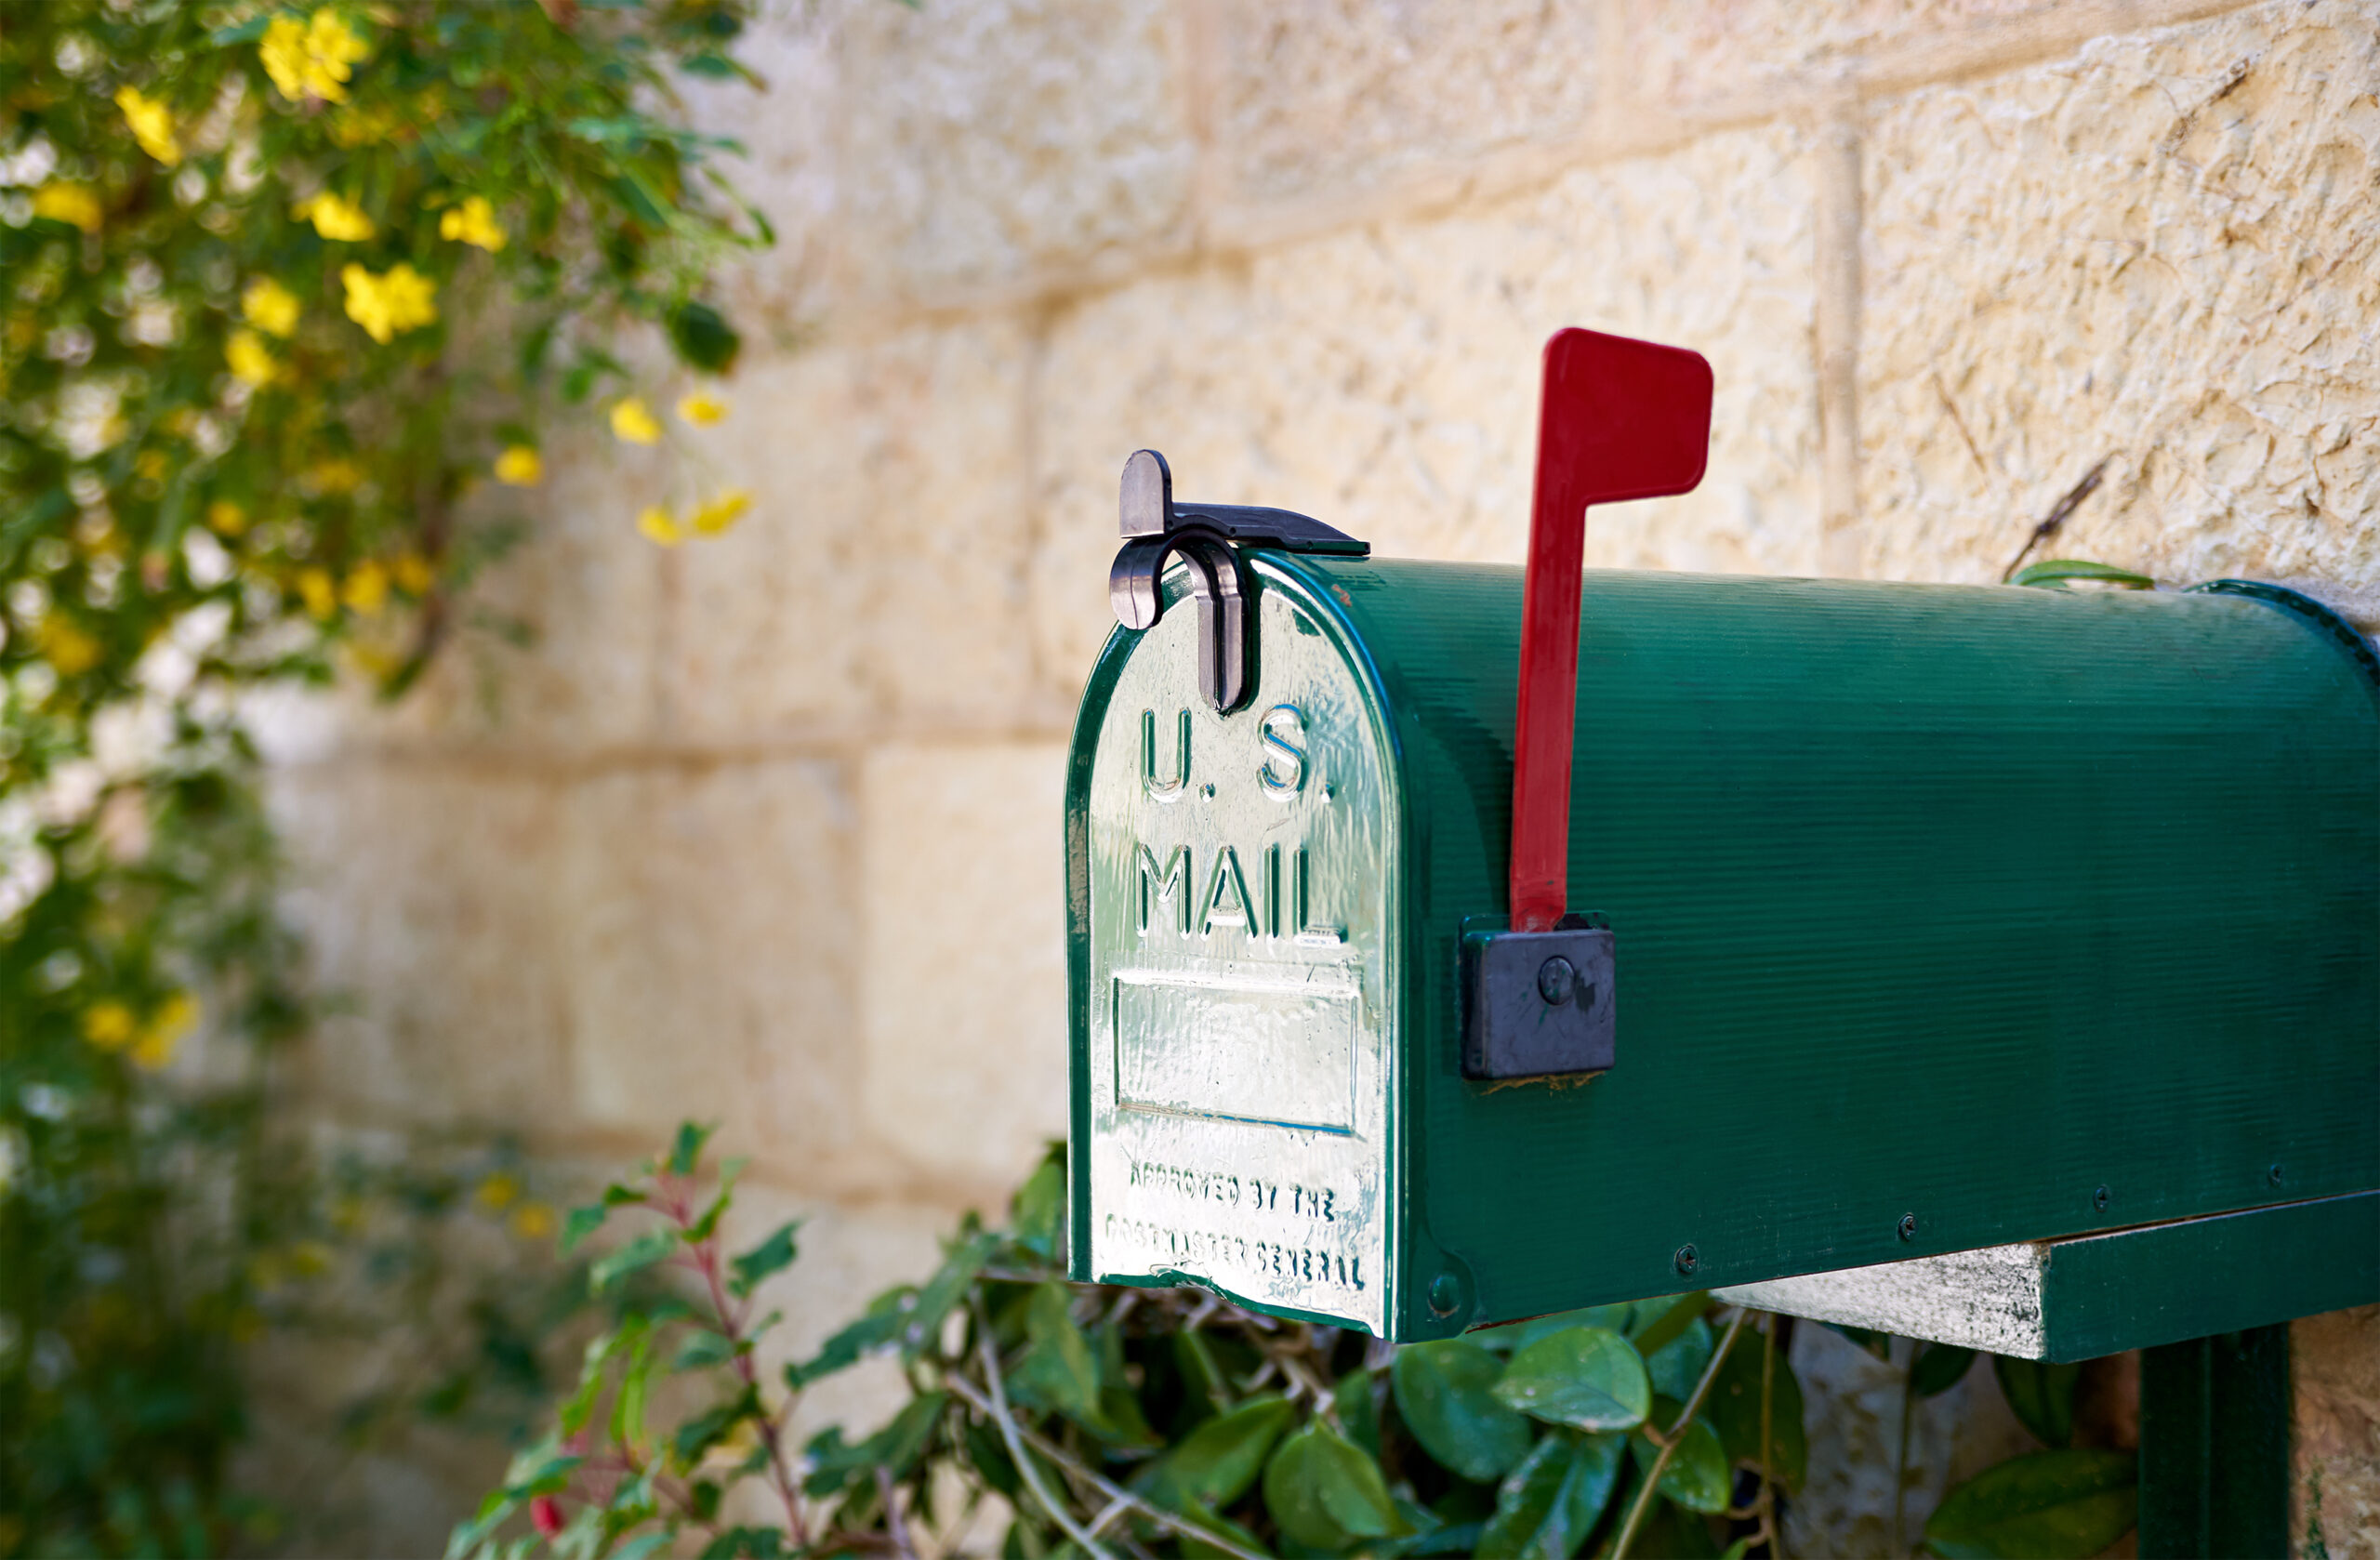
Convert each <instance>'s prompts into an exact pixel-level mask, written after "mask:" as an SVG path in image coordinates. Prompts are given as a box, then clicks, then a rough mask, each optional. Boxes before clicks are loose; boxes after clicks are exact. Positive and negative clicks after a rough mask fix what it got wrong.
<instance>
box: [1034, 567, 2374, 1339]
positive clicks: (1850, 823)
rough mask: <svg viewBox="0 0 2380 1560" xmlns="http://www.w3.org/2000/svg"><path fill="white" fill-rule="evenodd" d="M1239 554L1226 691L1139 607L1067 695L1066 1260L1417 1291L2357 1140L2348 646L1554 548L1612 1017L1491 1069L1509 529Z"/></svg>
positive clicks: (1989, 1234) (2069, 602)
mask: <svg viewBox="0 0 2380 1560" xmlns="http://www.w3.org/2000/svg"><path fill="white" fill-rule="evenodd" d="M1247 556H1248V558H1249V559H1250V563H1251V568H1252V574H1253V577H1254V580H1255V582H1256V585H1257V590H1256V597H1255V623H1256V632H1255V635H1254V646H1253V652H1252V654H1251V656H1250V678H1251V681H1252V696H1250V698H1249V699H1248V700H1247V701H1246V702H1245V703H1244V704H1242V705H1241V706H1240V707H1238V708H1236V710H1234V711H1233V712H1232V713H1229V714H1217V713H1216V712H1215V710H1214V708H1213V707H1212V705H1211V702H1210V701H1209V700H1206V699H1203V698H1201V697H1200V696H1199V695H1200V685H1199V681H1198V672H1197V647H1196V645H1195V644H1194V642H1193V641H1194V639H1195V637H1196V634H1197V623H1196V620H1195V619H1194V617H1193V615H1191V614H1189V613H1187V612H1183V613H1171V612H1169V613H1167V614H1166V615H1164V616H1163V618H1162V619H1161V620H1160V621H1159V622H1158V623H1157V625H1156V626H1155V627H1154V628H1149V629H1147V630H1144V631H1131V630H1119V631H1118V632H1117V634H1116V635H1115V637H1114V638H1113V639H1112V640H1111V641H1110V642H1109V645H1108V647H1107V650H1106V651H1105V653H1104V654H1103V656H1102V658H1101V661H1100V663H1099V666H1098V668H1097V669H1096V670H1095V672H1094V674H1093V676H1092V679H1091V686H1090V691H1089V693H1088V694H1087V695H1086V697H1085V700H1084V704H1083V709H1082V714H1081V718H1080V721H1079V723H1078V728H1077V733H1076V738H1075V747H1074V754H1073V760H1072V765H1071V769H1070V777H1069V786H1068V818H1067V853H1068V869H1069V894H1070V906H1069V911H1070V919H1071V928H1072V937H1071V940H1070V955H1069V972H1070V977H1071V984H1072V987H1073V1022H1074V1025H1075V1035H1074V1047H1075V1051H1074V1060H1075V1069H1074V1081H1075V1098H1074V1117H1073V1128H1072V1130H1073V1141H1074V1145H1075V1154H1074V1174H1075V1184H1074V1189H1073V1190H1074V1198H1073V1210H1074V1224H1073V1232H1072V1238H1073V1259H1074V1266H1075V1271H1076V1273H1077V1275H1078V1276H1083V1277H1097V1278H1103V1279H1112V1280H1117V1281H1123V1282H1173V1281H1177V1280H1178V1279H1181V1278H1185V1277H1186V1278H1192V1279H1196V1280H1197V1281H1200V1282H1203V1283H1206V1284H1209V1285H1210V1286H1212V1287H1214V1288H1217V1289H1222V1290H1223V1291H1225V1292H1227V1293H1230V1294H1232V1295H1234V1296H1236V1297H1237V1298H1240V1299H1243V1300H1246V1301H1249V1302H1252V1303H1256V1304H1259V1305H1262V1306H1263V1307H1264V1308H1266V1309H1269V1310H1275V1311H1282V1312H1289V1313H1295V1314H1301V1315H1312V1316H1316V1317H1323V1318H1329V1319H1331V1320H1335V1321H1340V1322H1343V1323H1347V1324H1352V1325H1355V1326H1360V1327H1362V1328H1365V1329H1368V1330H1370V1331H1373V1332H1375V1333H1378V1334H1381V1335H1382V1336H1388V1337H1394V1338H1398V1339H1405V1338H1419V1337H1431V1336H1443V1335H1446V1334H1448V1333H1450V1332H1453V1331H1457V1330H1460V1329H1462V1328H1464V1327H1467V1326H1477V1325H1484V1324H1488V1323H1492V1322H1498V1321H1505V1320H1512V1319H1517V1318H1519V1317H1523V1316H1527V1315H1538V1314H1541V1313H1544V1312H1548V1311H1554V1310H1561V1309H1567V1308H1569V1307H1573V1306H1579V1305H1585V1304H1590V1303H1597V1302H1606V1301H1613V1300H1627V1299H1635V1298H1640V1297H1643V1296H1646V1295H1651V1294H1661V1293H1669V1292H1674V1291H1676V1290H1679V1289H1689V1288H1701V1287H1706V1286H1712V1285H1721V1284H1740V1283H1751V1282H1759V1281H1764V1280H1768V1279H1774V1278H1778V1277H1782V1276H1790V1275H1794V1274H1804V1273H1815V1272H1822V1271H1831V1270H1839V1269H1844V1268H1848V1267H1856V1266H1859V1265H1861V1264H1864V1263H1883V1262H1890V1261H1894V1260H1897V1259H1900V1258H1905V1257H1911V1256H1924V1255H1932V1254H1937V1253H1941V1252H1946V1251H1954V1250H1964V1249H1977V1248H1981V1247H1987V1246H1998V1245H2003V1244H2006V1243H2008V1242H2011V1241H2024V1240H2036V1239H2046V1238H2051V1237H2056V1236H2068V1235H2076V1234H2081V1233H2084V1232H2087V1231H2091V1230H2099V1229H2113V1228H2119V1227H2124V1226H2129V1225H2135V1224H2144V1223H2154V1222H2157V1221H2162V1220H2169V1219H2176V1218H2186V1217H2192V1216H2198V1215H2203V1214H2210V1213H2217V1212H2226V1211H2230V1210H2240V1209H2248V1208H2254V1207H2259V1206H2264V1205H2268V1204H2275V1203H2282V1202H2294V1201H2298V1200H2302V1199H2308V1198H2314V1197H2321V1196H2337V1195H2340V1194H2345V1193H2350V1192H2360V1191H2368V1190H2371V1189H2373V1187H2375V1186H2380V1135H2375V1134H2374V1133H2373V1130H2372V1123H2373V1121H2374V1120H2375V1119H2380V1045H2375V1040H2374V1036H2375V1034H2380V694H2375V690H2374V687H2373V683H2372V681H2371V680H2370V678H2369V676H2368V675H2367V670H2366V665H2367V662H2368V655H2367V657H2366V658H2365V659H2359V655H2358V654H2357V651H2358V649H2359V648H2360V641H2352V640H2351V639H2342V638H2340V637H2338V636H2336V635H2335V634H2334V633H2333V632H2332V631H2331V630H2330V629H2329V628H2326V626H2325V625H2324V624H2323V623H2321V622H2320V621H2318V620H2314V619H2309V618H2307V617H2302V616H2298V615H2293V613H2292V612H2291V611H2289V610H2277V608H2279V607H2281V606H2285V605H2286V603H2284V602H2276V601H2267V600H2258V599H2254V598H2252V597H2248V596H2241V595H2227V594H2220V593H2216V594H2172V593H2157V594H2134V593H2113V592H2106V593H2083V592H2077V593H2073V594H2068V593H2064V592H2057V591H2045V590H2031V589H2016V588H2002V587H1954V586H1917V585H1899V584H1885V583H1876V582H1858V581H1828V580H1790V579H1758V578H1745V577H1707V576H1691V575H1647V574H1606V573H1590V574H1589V575H1586V577H1585V580H1584V587H1583V592H1582V594H1583V606H1582V613H1581V624H1580V654H1579V688H1578V696H1577V707H1576V738H1575V760H1574V776H1573V783H1572V789H1571V801H1570V820H1571V821H1570V841H1569V898H1570V904H1571V905H1572V906H1573V907H1574V908H1577V909H1579V910H1581V911H1588V912H1593V914H1594V916H1595V917H1596V918H1597V919H1601V920H1603V921H1606V922H1607V924H1608V926H1609V928H1610V931H1611V934H1612V937H1613V939H1614V943H1615V945H1616V950H1617V951H1616V959H1617V964H1616V993H1617V1017H1616V1051H1615V1054H1614V1059H1613V1062H1612V1064H1611V1066H1610V1068H1609V1070H1608V1071H1604V1072H1598V1073H1593V1074H1581V1075H1578V1076H1574V1077H1551V1078H1545V1079H1540V1080H1536V1081H1528V1082H1521V1083H1511V1082H1501V1083H1500V1082H1488V1081H1481V1080H1478V1079H1474V1078H1470V1077H1465V1076H1464V1071H1463V1057H1462V1011H1461V1003H1462V997H1461V981H1460V971H1461V946H1462V944H1463V939H1464V936H1465V934H1466V932H1478V931H1482V930H1494V929H1498V928H1501V926H1502V925H1503V921H1502V919H1501V917H1502V913H1503V911H1504V908H1505V898H1504V868H1505V864H1506V860H1507V855H1508V852H1509V849H1510V840H1509V827H1510V816H1511V787H1512V736H1513V709H1514V665H1515V651H1516V646H1517V642H1518V633H1519V617H1520V611H1519V609H1520V599H1521V574H1520V571H1519V570H1518V569H1513V568H1499V567H1490V566H1473V565H1457V564H1436V563H1421V562H1396V561H1387V560H1378V561H1354V560H1342V559H1326V558H1316V557H1296V556H1291V555H1288V554H1284V553H1276V552H1272V551H1267V550H1254V551H1250V553H1248V554H1247ZM1169 588H1170V589H1179V588H1180V586H1179V584H1178V582H1173V583H1170V584H1169ZM2342 1260H2357V1261H2362V1262H2364V1263H2366V1264H2367V1265H2369V1264H2370V1263H2371V1262H2372V1261H2373V1258H2372V1256H2371V1254H2369V1253H2366V1254H2360V1255H2359V1256H2356V1257H2354V1258H2352V1259H2347V1258H2343V1259H2342Z"/></svg>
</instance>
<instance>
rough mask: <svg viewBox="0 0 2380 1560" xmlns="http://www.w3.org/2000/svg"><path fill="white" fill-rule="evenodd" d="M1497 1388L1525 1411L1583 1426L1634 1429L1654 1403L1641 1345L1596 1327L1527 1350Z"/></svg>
mask: <svg viewBox="0 0 2380 1560" xmlns="http://www.w3.org/2000/svg"><path fill="white" fill-rule="evenodd" d="M1495 1392H1496V1395H1497V1396H1498V1397H1499V1398H1501V1399H1502V1400H1503V1401H1504V1402H1505V1403H1506V1404H1508V1405H1510V1406H1511V1407H1513V1408H1518V1409H1519V1410H1520V1411H1521V1412H1523V1413H1525V1414H1527V1415H1530V1416H1531V1417H1533V1418H1536V1419H1541V1420H1550V1421H1553V1422H1554V1423H1556V1424H1567V1425H1573V1426H1575V1427H1577V1428H1578V1429H1580V1430H1633V1429H1634V1428H1635V1427H1636V1426H1637V1425H1638V1424H1640V1423H1642V1422H1643V1421H1644V1419H1645V1410H1646V1408H1650V1407H1651V1406H1652V1401H1653V1386H1652V1382H1651V1381H1650V1380H1649V1379H1648V1378H1647V1377H1646V1374H1645V1361H1644V1359H1643V1358H1642V1357H1641V1356H1640V1355H1638V1354H1637V1353H1636V1350H1635V1348H1634V1347H1633V1345H1631V1344H1630V1343H1629V1342H1628V1341H1627V1340H1626V1339H1624V1338H1622V1337H1620V1334H1618V1333H1616V1332H1613V1331H1611V1330H1609V1329H1606V1328H1593V1327H1574V1328H1568V1329H1564V1330H1563V1331H1561V1332H1557V1333H1555V1334H1554V1335H1553V1336H1552V1337H1550V1338H1540V1339H1539V1340H1538V1341H1537V1342H1534V1343H1531V1344H1530V1345H1529V1346H1528V1347H1527V1348H1526V1349H1523V1350H1521V1351H1520V1352H1519V1353H1517V1354H1515V1355H1513V1361H1512V1364H1510V1365H1509V1366H1507V1367H1505V1368H1504V1375H1503V1379H1502V1380H1501V1381H1499V1382H1497V1383H1496V1387H1495Z"/></svg>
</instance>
